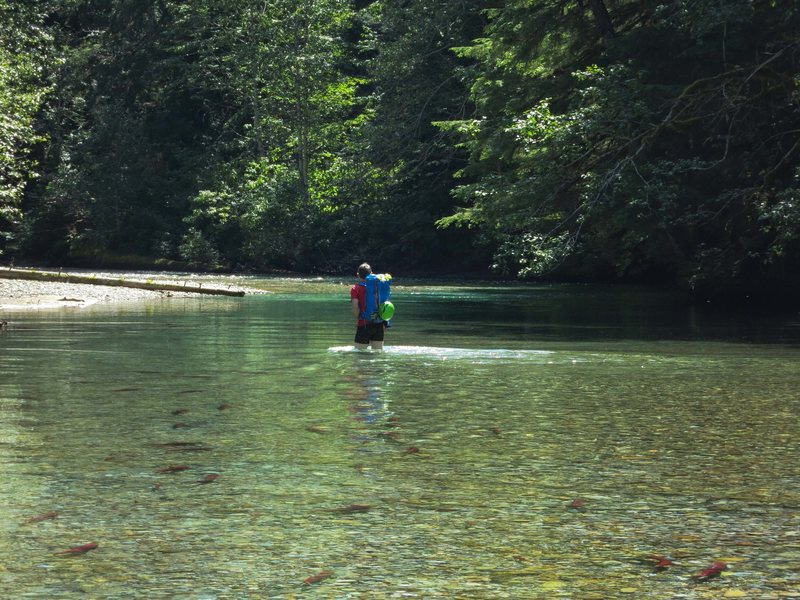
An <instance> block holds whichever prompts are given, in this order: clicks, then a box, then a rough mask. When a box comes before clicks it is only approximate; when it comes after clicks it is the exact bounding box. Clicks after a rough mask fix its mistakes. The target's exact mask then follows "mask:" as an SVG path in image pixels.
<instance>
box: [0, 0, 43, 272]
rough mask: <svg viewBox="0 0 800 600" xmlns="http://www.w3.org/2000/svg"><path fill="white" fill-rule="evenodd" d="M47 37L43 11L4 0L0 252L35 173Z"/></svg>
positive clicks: (0, 16)
mask: <svg viewBox="0 0 800 600" xmlns="http://www.w3.org/2000/svg"><path fill="white" fill-rule="evenodd" d="M48 42H49V38H48V35H47V33H46V31H45V28H44V27H43V23H42V20H41V15H40V14H38V13H36V12H35V11H33V10H31V9H29V8H28V7H27V6H26V5H24V4H22V5H21V4H19V3H16V2H13V0H0V256H2V255H3V254H4V252H5V251H6V250H7V249H9V247H11V248H13V247H14V240H15V235H16V233H17V231H18V229H19V227H20V225H21V221H22V210H21V203H22V196H23V193H24V190H25V185H26V183H27V182H28V181H29V179H30V178H31V177H33V176H34V174H35V170H34V169H35V166H36V165H35V162H34V160H33V157H32V156H31V149H32V146H33V145H34V144H36V143H37V142H38V141H40V140H41V138H40V135H39V134H38V132H37V131H36V128H35V126H34V122H35V117H36V113H37V112H38V110H39V108H40V106H41V103H42V100H43V98H44V96H45V95H46V93H47V89H48V87H47V84H46V81H45V79H44V77H43V74H42V68H43V64H44V62H45V61H46V59H47V48H48Z"/></svg>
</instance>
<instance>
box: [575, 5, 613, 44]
mask: <svg viewBox="0 0 800 600" xmlns="http://www.w3.org/2000/svg"><path fill="white" fill-rule="evenodd" d="M580 4H581V6H583V2H581V3H580ZM589 8H591V9H592V15H593V16H594V23H595V25H597V28H598V29H599V30H600V35H602V36H603V37H604V38H605V37H616V35H617V32H616V31H614V24H613V23H612V22H611V15H609V14H608V9H607V8H606V3H605V2H604V1H603V0H589Z"/></svg>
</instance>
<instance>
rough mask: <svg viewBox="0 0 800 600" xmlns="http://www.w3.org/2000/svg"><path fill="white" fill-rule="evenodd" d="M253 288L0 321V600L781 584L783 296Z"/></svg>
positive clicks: (793, 580) (797, 529)
mask: <svg viewBox="0 0 800 600" xmlns="http://www.w3.org/2000/svg"><path fill="white" fill-rule="evenodd" d="M251 283H255V284H257V285H261V286H262V287H264V288H265V289H273V290H277V291H278V293H276V294H272V295H267V296H250V297H246V298H244V299H230V298H203V299H189V300H182V299H171V300H168V301H162V302H158V303H150V304H134V305H126V306H120V305H116V306H95V307H90V308H86V309H82V310H61V311H49V312H44V311H42V312H27V313H25V312H20V313H9V314H5V315H2V316H3V317H4V318H6V319H7V320H8V321H9V322H10V327H9V329H8V330H6V331H4V332H2V333H0V372H1V373H2V378H0V464H2V466H3V472H2V477H0V597H4V598H6V597H7V598H86V597H89V598H198V599H200V598H202V599H205V598H208V599H212V598H214V599H216V598H292V597H297V598H315V597H316V598H364V599H373V598H426V599H427V598H486V599H495V598H575V599H598V600H599V599H607V598H618V597H619V598H726V597H743V598H800V511H798V508H799V507H800V462H798V458H800V452H798V450H799V449H800V424H799V423H798V417H797V415H798V411H800V368H798V365H799V364H800V317H798V316H797V314H795V315H791V314H790V315H788V316H786V317H781V316H780V315H776V316H771V317H769V318H766V317H763V318H754V317H748V316H747V315H742V314H732V313H716V312H712V311H698V310H695V309H690V308H688V307H686V306H683V305H681V304H680V303H678V302H676V301H675V300H674V299H672V298H669V297H668V296H665V295H663V294H656V293H651V292H644V291H637V290H632V289H626V290H613V289H604V288H596V287H580V286H544V287H510V286H509V287H491V286H473V287H467V286H449V287H448V286H440V287H431V286H422V285H420V286H402V285H399V286H397V287H396V289H395V292H394V297H393V300H395V305H396V306H397V314H396V317H395V320H394V326H393V327H392V328H391V329H390V330H389V332H388V334H387V346H388V347H387V351H386V352H384V353H371V352H356V351H353V350H352V348H351V347H350V344H351V343H352V334H353V327H352V324H351V317H350V315H349V305H348V294H347V291H348V285H349V284H348V283H345V282H337V281H323V282H319V281H308V282H299V281H285V280H267V281H261V282H258V281H255V282H251ZM186 467H188V468H186ZM85 544H97V547H96V548H93V549H89V548H88V547H84V548H83V549H82V550H81V549H79V550H76V551H74V552H69V549H70V548H76V547H80V546H83V545H85ZM661 556H663V557H666V558H668V559H669V561H668V562H671V563H673V564H666V563H662V564H664V565H665V566H664V568H662V569H656V565H657V562H658V561H659V560H660V559H659V558H658V557H661ZM714 562H724V563H725V564H726V566H727V568H726V569H725V570H724V571H722V572H721V574H720V575H719V576H717V577H711V578H709V579H708V580H701V579H698V578H697V577H696V576H697V575H698V574H699V573H701V572H702V571H703V570H704V569H707V568H708V567H710V566H711V564H712V563H714ZM304 582H305V583H304Z"/></svg>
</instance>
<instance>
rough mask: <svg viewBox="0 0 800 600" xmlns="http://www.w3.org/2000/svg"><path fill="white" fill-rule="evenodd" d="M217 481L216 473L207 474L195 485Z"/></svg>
mask: <svg viewBox="0 0 800 600" xmlns="http://www.w3.org/2000/svg"><path fill="white" fill-rule="evenodd" d="M217 479H219V475H218V474H217V473H209V474H208V475H206V476H205V477H203V478H202V479H200V480H199V481H198V482H197V483H211V482H212V481H216V480H217Z"/></svg>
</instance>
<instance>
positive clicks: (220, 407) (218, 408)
mask: <svg viewBox="0 0 800 600" xmlns="http://www.w3.org/2000/svg"><path fill="white" fill-rule="evenodd" d="M230 407H231V405H230V404H228V403H227V402H225V403H224V404H220V405H219V406H218V407H217V410H228V409H229V408H230Z"/></svg>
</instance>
